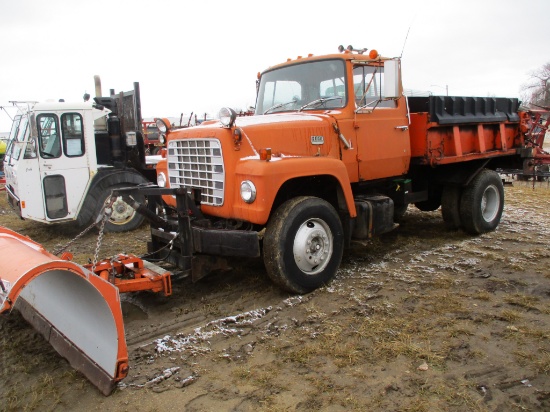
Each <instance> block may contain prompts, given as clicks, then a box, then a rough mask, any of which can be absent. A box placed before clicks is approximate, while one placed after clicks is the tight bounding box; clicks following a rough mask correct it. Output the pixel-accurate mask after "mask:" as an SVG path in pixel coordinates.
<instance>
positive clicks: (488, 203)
mask: <svg viewBox="0 0 550 412" xmlns="http://www.w3.org/2000/svg"><path fill="white" fill-rule="evenodd" d="M503 208H504V185H503V184H502V179H501V178H500V176H499V174H498V173H497V172H495V171H493V170H488V169H484V170H482V171H481V172H480V173H479V174H478V175H477V176H476V177H475V178H474V179H473V180H472V181H471V182H470V184H469V185H468V186H467V187H466V188H465V189H464V191H463V192H462V197H461V199H460V221H461V222H462V227H463V228H464V230H466V232H468V233H470V234H473V235H479V234H481V233H486V232H490V231H493V230H495V229H496V227H497V226H498V224H499V223H500V218H501V217H502V210H503Z"/></svg>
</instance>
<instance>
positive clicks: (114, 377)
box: [0, 226, 172, 395]
mask: <svg viewBox="0 0 550 412" xmlns="http://www.w3.org/2000/svg"><path fill="white" fill-rule="evenodd" d="M0 255H1V256H3V257H4V258H3V259H2V260H1V261H0V313H6V312H10V311H11V310H12V309H14V308H15V309H17V310H18V311H19V312H21V314H22V315H23V317H24V318H25V319H26V320H27V321H28V322H29V323H30V324H31V325H33V326H34V328H35V329H37V330H38V331H39V332H40V333H41V334H42V335H44V337H45V338H46V340H47V341H48V342H49V343H50V344H51V345H52V346H53V347H54V349H55V350H56V351H57V352H58V353H59V354H60V355H61V356H63V357H64V358H66V359H67V360H68V361H69V363H70V364H71V366H72V367H73V368H75V369H76V370H78V371H80V372H81V373H83V374H84V375H85V376H86V377H87V378H88V379H89V380H90V381H91V382H92V383H93V384H94V385H96V386H97V387H98V389H99V390H100V391H101V392H102V393H103V394H104V395H109V394H110V393H111V392H112V391H113V389H114V388H115V387H116V383H117V382H118V381H120V380H121V379H123V378H124V377H126V375H127V374H128V349H127V347H126V339H125V336H124V323H123V318H122V309H121V306H120V296H119V292H135V291H141V290H149V291H153V292H164V294H165V295H169V294H171V292H172V289H171V278H170V275H171V274H170V272H166V273H164V274H158V273H156V272H155V271H154V270H149V269H148V268H146V267H144V261H143V260H141V259H140V258H137V257H135V256H131V255H130V256H127V255H119V256H118V257H117V258H115V259H111V260H104V261H101V262H99V263H98V264H97V265H96V267H95V268H94V271H95V273H93V272H91V271H90V269H91V265H84V266H81V265H79V264H77V263H74V262H71V261H68V260H64V259H60V258H59V257H57V256H55V255H53V254H51V253H49V252H48V251H46V250H45V249H44V247H43V246H41V245H40V244H38V243H36V242H34V241H32V240H30V239H29V238H27V237H25V236H22V235H20V234H19V233H16V232H14V231H12V230H9V229H7V228H4V227H1V226H0ZM63 256H64V257H66V256H67V257H68V256H70V254H65V255H63ZM123 274H124V278H123V276H122V275H123Z"/></svg>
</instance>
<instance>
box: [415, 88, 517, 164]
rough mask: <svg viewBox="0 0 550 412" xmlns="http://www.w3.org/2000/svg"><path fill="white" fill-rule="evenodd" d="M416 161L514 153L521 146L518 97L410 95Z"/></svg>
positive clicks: (452, 160) (448, 161) (419, 162)
mask: <svg viewBox="0 0 550 412" xmlns="http://www.w3.org/2000/svg"><path fill="white" fill-rule="evenodd" d="M408 101H409V108H410V113H411V126H410V135H411V156H412V158H413V159H412V160H413V162H414V163H415V164H431V165H436V164H448V163H456V162H461V161H467V160H474V159H479V158H489V157H495V156H503V155H514V154H515V153H516V150H515V149H516V148H517V147H519V146H520V144H521V139H520V133H519V116H518V113H517V110H518V107H519V102H518V99H508V98H485V97H454V96H429V97H409V99H408Z"/></svg>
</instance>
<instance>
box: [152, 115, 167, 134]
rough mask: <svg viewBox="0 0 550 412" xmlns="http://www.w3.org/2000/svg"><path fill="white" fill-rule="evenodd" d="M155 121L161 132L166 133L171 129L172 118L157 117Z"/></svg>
mask: <svg viewBox="0 0 550 412" xmlns="http://www.w3.org/2000/svg"><path fill="white" fill-rule="evenodd" d="M155 123H156V125H157V127H158V129H159V132H161V133H166V132H167V131H168V130H170V120H168V119H159V118H156V119H155Z"/></svg>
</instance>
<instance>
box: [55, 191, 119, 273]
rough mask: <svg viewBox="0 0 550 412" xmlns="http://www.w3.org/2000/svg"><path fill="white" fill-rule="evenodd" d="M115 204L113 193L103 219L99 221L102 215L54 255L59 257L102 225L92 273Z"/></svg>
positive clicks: (103, 211) (103, 212)
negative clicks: (106, 224)
mask: <svg viewBox="0 0 550 412" xmlns="http://www.w3.org/2000/svg"><path fill="white" fill-rule="evenodd" d="M114 203H115V199H114V198H113V196H112V193H111V199H110V201H109V204H107V205H105V207H104V208H103V210H102V214H103V216H102V217H101V220H99V217H100V216H101V213H100V215H99V216H98V218H97V219H96V220H95V222H93V223H92V224H90V226H88V227H87V228H86V229H84V230H83V231H82V232H80V233H79V234H78V235H76V236H75V237H74V238H73V239H71V240H70V241H69V242H67V244H66V245H65V246H62V247H60V248H59V249H56V250H54V251H53V254H54V255H59V254H60V253H61V252H63V251H64V250H65V249H67V248H68V247H69V246H70V245H72V244H73V243H74V242H76V241H77V240H78V239H80V238H81V237H82V236H84V235H85V234H86V233H88V232H89V231H90V230H91V229H92V228H93V227H95V226H97V225H98V224H99V223H101V226H100V227H99V234H98V236H97V243H96V248H95V252H94V259H93V264H92V272H93V271H94V270H95V267H96V265H97V259H98V256H99V250H100V248H101V242H102V241H103V234H104V232H105V223H107V221H108V220H109V219H110V218H111V214H112V213H113V204H114Z"/></svg>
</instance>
